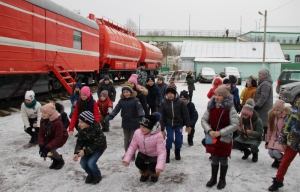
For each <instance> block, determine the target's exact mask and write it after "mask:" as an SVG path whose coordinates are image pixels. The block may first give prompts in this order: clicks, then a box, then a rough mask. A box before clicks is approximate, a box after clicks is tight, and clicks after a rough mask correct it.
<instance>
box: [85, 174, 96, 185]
mask: <svg viewBox="0 0 300 192" xmlns="http://www.w3.org/2000/svg"><path fill="white" fill-rule="evenodd" d="M93 179H94V177H93V175H88V176H87V177H86V179H85V183H86V184H90V183H92V182H93Z"/></svg>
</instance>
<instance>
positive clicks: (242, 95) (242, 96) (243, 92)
mask: <svg viewBox="0 0 300 192" xmlns="http://www.w3.org/2000/svg"><path fill="white" fill-rule="evenodd" d="M247 89H248V87H245V88H244V89H243V90H242V93H241V95H240V100H242V101H243V99H244V94H245V91H246V90H247Z"/></svg>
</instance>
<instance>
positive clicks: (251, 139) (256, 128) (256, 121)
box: [235, 111, 264, 147]
mask: <svg viewBox="0 0 300 192" xmlns="http://www.w3.org/2000/svg"><path fill="white" fill-rule="evenodd" d="M251 120H252V131H251V133H250V134H247V132H246V130H248V129H251V125H250V119H240V126H241V127H242V131H239V130H237V132H238V134H239V136H238V137H237V138H235V141H238V142H240V143H245V144H250V145H255V146H257V147H258V146H259V145H260V143H261V141H262V134H263V132H264V129H263V125H262V121H261V119H260V118H259V117H258V113H257V112H256V111H253V115H252V117H251ZM244 136H245V137H247V139H246V138H245V137H244Z"/></svg>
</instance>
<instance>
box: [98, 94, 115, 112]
mask: <svg viewBox="0 0 300 192" xmlns="http://www.w3.org/2000/svg"><path fill="white" fill-rule="evenodd" d="M97 106H98V108H99V111H100V114H101V115H107V114H109V113H110V112H111V111H112V108H113V103H112V102H111V100H110V99H109V97H107V98H106V100H104V101H101V99H98V101H97Z"/></svg>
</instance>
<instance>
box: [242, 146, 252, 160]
mask: <svg viewBox="0 0 300 192" xmlns="http://www.w3.org/2000/svg"><path fill="white" fill-rule="evenodd" d="M242 151H243V152H244V156H243V157H242V159H243V160H246V159H248V157H249V155H251V151H250V150H249V149H248V148H243V149H242Z"/></svg>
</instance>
